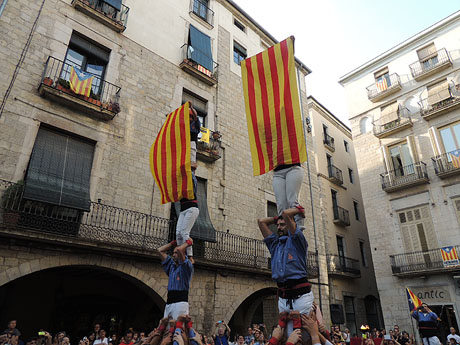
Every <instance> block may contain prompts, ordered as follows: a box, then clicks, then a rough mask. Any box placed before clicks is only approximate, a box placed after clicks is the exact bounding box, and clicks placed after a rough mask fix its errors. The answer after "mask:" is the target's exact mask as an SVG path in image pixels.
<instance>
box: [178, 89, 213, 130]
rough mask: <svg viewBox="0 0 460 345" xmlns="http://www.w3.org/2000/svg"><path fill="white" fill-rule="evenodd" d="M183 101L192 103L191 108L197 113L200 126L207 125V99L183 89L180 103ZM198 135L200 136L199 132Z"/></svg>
mask: <svg viewBox="0 0 460 345" xmlns="http://www.w3.org/2000/svg"><path fill="white" fill-rule="evenodd" d="M185 102H191V103H192V105H193V108H194V109H195V110H196V112H197V113H198V118H199V119H200V123H201V126H202V127H206V126H207V125H208V123H207V119H206V117H207V115H208V110H207V108H208V101H206V100H205V99H203V98H201V97H199V96H197V95H195V94H194V93H193V92H190V91H188V90H186V89H184V90H183V93H182V104H184V103H185ZM198 137H201V133H200V134H199V135H198Z"/></svg>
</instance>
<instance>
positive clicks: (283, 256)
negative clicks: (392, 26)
mask: <svg viewBox="0 0 460 345" xmlns="http://www.w3.org/2000/svg"><path fill="white" fill-rule="evenodd" d="M264 242H265V244H266V245H267V247H268V250H269V251H270V254H271V256H272V278H273V280H274V281H276V282H278V283H284V282H285V281H286V280H288V279H301V278H307V249H308V243H307V240H306V239H305V236H304V235H303V234H302V231H300V229H299V227H297V228H296V230H295V233H294V235H292V234H291V232H290V231H288V235H287V236H281V237H278V236H277V235H276V234H274V233H273V234H271V235H270V236H268V237H266V238H265V239H264Z"/></svg>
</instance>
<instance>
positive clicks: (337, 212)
mask: <svg viewBox="0 0 460 345" xmlns="http://www.w3.org/2000/svg"><path fill="white" fill-rule="evenodd" d="M332 211H333V213H334V224H337V225H341V226H350V212H348V210H346V209H344V208H343V207H340V206H334V207H332Z"/></svg>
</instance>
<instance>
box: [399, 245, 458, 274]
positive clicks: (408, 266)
mask: <svg viewBox="0 0 460 345" xmlns="http://www.w3.org/2000/svg"><path fill="white" fill-rule="evenodd" d="M454 248H455V250H456V251H457V253H459V252H460V246H459V245H456V246H454ZM390 261H391V270H392V272H393V274H395V275H417V274H427V273H441V272H443V271H452V270H456V271H460V266H458V265H457V266H455V265H452V266H449V265H445V264H444V261H443V259H442V254H441V248H437V249H430V250H427V251H419V252H412V253H403V254H395V255H390Z"/></svg>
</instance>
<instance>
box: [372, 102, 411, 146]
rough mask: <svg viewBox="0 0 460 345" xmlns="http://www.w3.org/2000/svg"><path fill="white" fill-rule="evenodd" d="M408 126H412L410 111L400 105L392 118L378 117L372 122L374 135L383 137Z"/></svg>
mask: <svg viewBox="0 0 460 345" xmlns="http://www.w3.org/2000/svg"><path fill="white" fill-rule="evenodd" d="M409 127H412V119H411V117H410V111H409V110H408V109H407V108H406V107H402V106H400V107H399V109H398V112H397V114H396V116H395V118H394V119H392V118H390V120H388V118H380V119H378V120H376V121H375V122H374V135H375V136H376V137H377V138H385V137H387V136H389V135H391V134H393V133H396V132H399V131H402V130H404V129H406V128H409Z"/></svg>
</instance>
